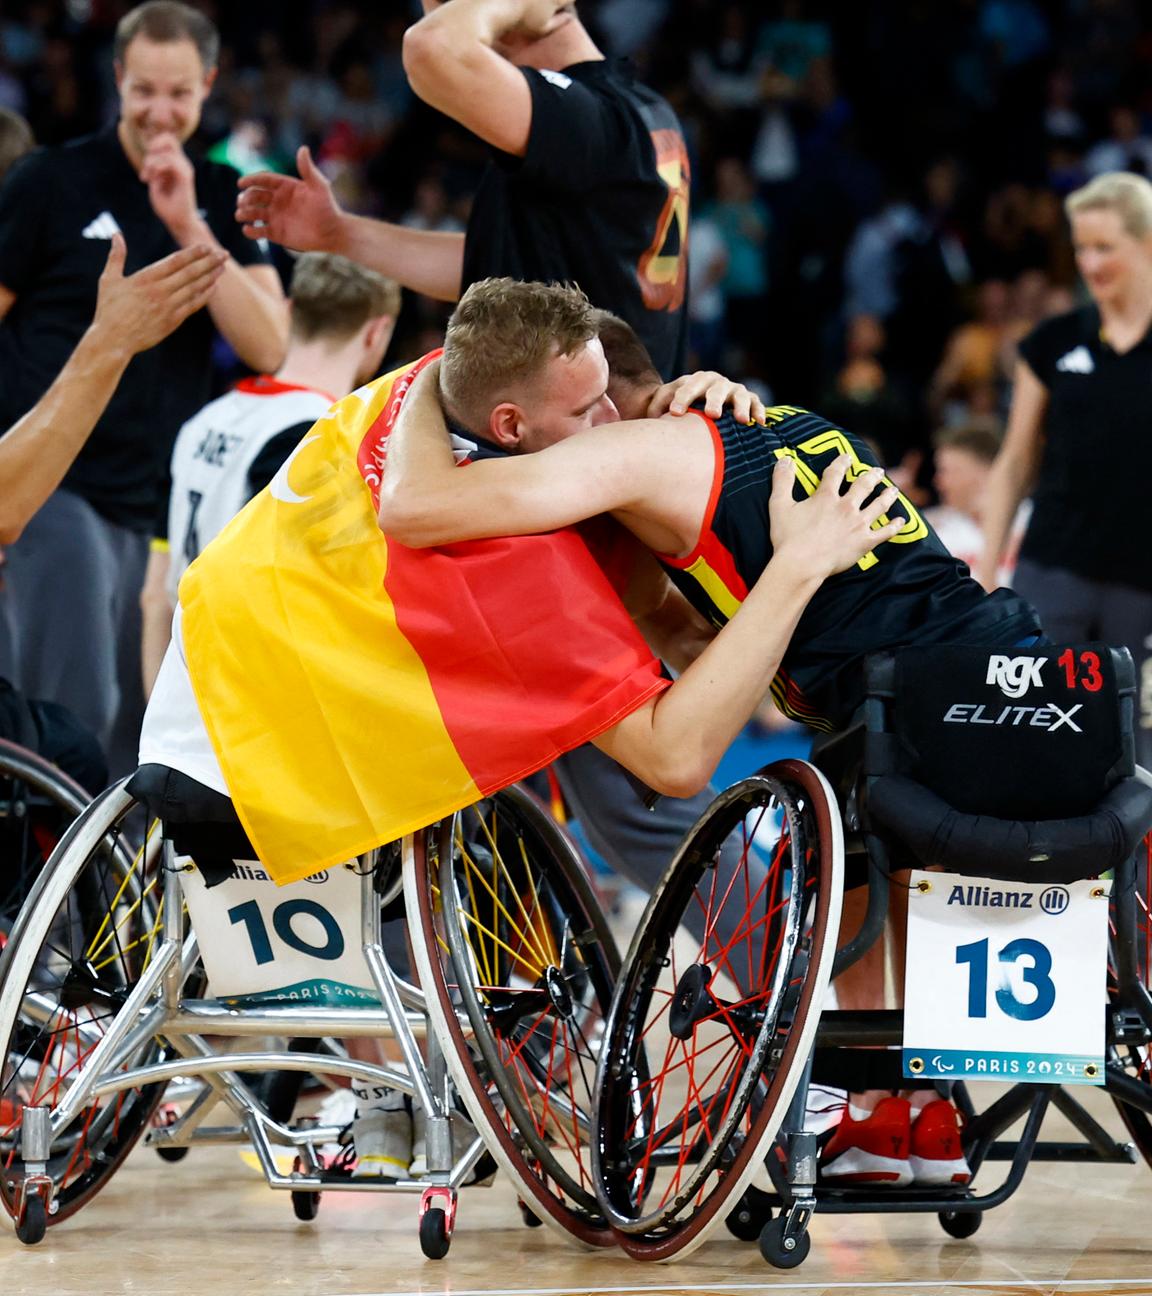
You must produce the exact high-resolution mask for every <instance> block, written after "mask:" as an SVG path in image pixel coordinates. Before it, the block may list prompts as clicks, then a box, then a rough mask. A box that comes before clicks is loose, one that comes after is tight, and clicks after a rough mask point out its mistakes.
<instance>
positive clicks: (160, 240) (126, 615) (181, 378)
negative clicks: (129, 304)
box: [0, 0, 288, 773]
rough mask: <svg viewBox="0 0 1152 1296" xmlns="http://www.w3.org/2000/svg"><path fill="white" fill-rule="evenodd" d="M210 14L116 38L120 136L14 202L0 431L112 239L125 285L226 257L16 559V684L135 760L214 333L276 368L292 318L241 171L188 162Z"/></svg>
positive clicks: (53, 357) (2, 243) (7, 197)
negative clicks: (159, 571)
mask: <svg viewBox="0 0 1152 1296" xmlns="http://www.w3.org/2000/svg"><path fill="white" fill-rule="evenodd" d="M218 44H219V42H218V38H217V35H216V31H215V29H214V28H213V27H212V24H211V23H210V22H208V20H207V19H205V18H204V17H203V15H201V14H199V13H198V12H197V11H196V10H194V9H191V8H190V7H188V6H186V5H183V4H176V3H170V2H169V0H154V2H153V3H148V4H144V5H141V6H139V7H138V8H136V9H133V10H131V11H130V12H129V13H128V14H127V15H126V16H125V18H124V19H123V20H122V21H121V23H120V25H119V27H118V28H117V34H116V47H115V48H116V82H117V87H118V89H119V92H120V117H119V120H118V122H117V123H116V125H115V127H114V128H112V129H110V130H108V131H106V132H103V133H101V134H99V135H95V136H92V137H90V138H87V139H82V140H77V141H75V142H74V143H72V144H69V145H66V146H64V147H63V148H58V149H48V150H45V151H43V152H41V153H37V154H33V155H32V156H30V157H28V158H26V159H24V160H23V161H22V162H21V163H20V164H18V166H17V167H16V168H14V169H13V171H12V172H11V174H10V175H9V177H8V179H7V180H6V182H5V185H4V188H3V190H2V191H0V318H2V319H3V324H2V325H0V429H3V428H6V427H9V426H11V425H12V424H14V423H15V422H16V421H17V420H18V419H19V418H20V417H21V416H22V415H23V414H25V413H26V412H27V411H28V410H29V409H30V408H31V407H32V406H33V405H35V403H36V402H37V401H39V400H40V398H41V397H42V396H43V394H44V393H45V391H46V390H47V389H48V387H49V385H50V384H51V383H52V381H53V379H54V378H55V377H56V376H57V374H58V373H59V372H60V370H61V369H62V368H63V366H64V364H65V362H66V361H67V359H68V357H69V355H70V354H71V353H72V351H73V349H74V348H75V347H76V345H77V343H78V342H79V340H80V338H81V336H82V335H83V333H84V331H85V330H86V329H87V327H88V325H89V323H90V321H91V319H92V314H93V308H94V305H95V301H96V287H97V283H98V281H99V278H100V274H101V272H102V270H103V268H104V264H105V261H106V259H107V255H108V242H109V240H110V239H111V238H112V236H113V235H114V234H116V233H122V234H123V235H124V236H125V239H126V242H127V247H128V257H129V261H128V267H127V268H128V270H130V271H131V270H135V269H136V268H137V267H139V266H141V265H146V264H150V263H152V262H155V261H158V260H160V259H162V258H163V257H165V256H166V255H168V254H170V253H172V252H174V251H176V250H177V249H178V248H190V247H193V246H201V247H206V248H208V249H209V250H211V251H217V252H223V253H226V254H227V258H226V260H225V262H224V268H223V272H222V274H221V275H220V277H219V281H218V282H217V283H216V284H215V285H214V287H213V289H212V292H211V295H210V297H209V300H208V304H207V310H200V311H198V312H197V313H196V314H194V315H193V316H192V317H191V318H189V319H188V320H187V321H185V322H184V323H183V324H182V325H181V326H180V327H179V328H178V329H177V330H176V331H175V332H174V333H173V334H172V336H171V337H169V338H168V339H167V340H166V341H164V342H163V343H161V344H160V345H159V346H156V347H153V348H152V349H151V350H148V351H146V352H145V353H143V354H142V355H139V356H137V357H136V359H134V360H133V361H132V363H131V365H130V366H129V368H128V370H127V372H126V374H125V376H124V379H123V381H122V382H120V384H119V385H118V387H117V388H116V390H115V393H114V395H113V396H112V398H111V401H110V402H109V404H108V408H107V410H106V412H105V413H104V415H103V417H102V418H101V419H100V421H99V422H98V424H97V426H96V428H95V430H94V432H93V433H92V436H91V438H90V439H89V440H88V441H87V443H86V444H85V445H84V447H83V449H82V450H81V451H80V454H79V456H78V457H77V459H76V461H75V463H74V464H73V465H72V467H71V468H70V469H69V471H68V474H67V476H66V477H65V479H64V481H63V483H62V485H61V488H60V489H59V490H57V491H56V492H55V494H53V495H52V496H51V497H50V499H49V500H48V501H47V503H46V504H45V505H44V506H43V508H41V509H40V511H39V512H38V513H37V514H36V516H35V517H34V518H33V519H32V521H31V522H30V523H29V525H28V527H27V528H26V530H25V533H24V535H23V537H22V538H21V540H20V541H19V543H17V544H16V545H14V546H13V547H12V549H11V550H10V551H9V552H8V569H7V570H8V576H7V584H8V590H7V594H6V599H7V601H8V609H7V610H8V615H9V620H10V622H11V625H12V629H13V632H14V643H13V656H14V661H12V662H11V663H0V669H3V668H4V667H7V668H8V670H7V673H9V674H11V676H12V678H13V680H14V682H15V683H16V684H17V685H18V686H19V687H21V688H23V689H24V690H25V691H26V692H28V693H30V694H33V695H35V696H38V697H42V698H47V699H51V700H52V701H55V702H60V703H64V704H65V705H67V706H68V707H69V708H70V709H72V710H73V711H74V712H75V713H76V714H77V715H78V716H79V717H80V718H81V719H82V720H83V721H84V723H85V724H86V725H87V727H88V728H89V729H90V730H92V732H94V733H95V734H97V735H98V737H99V738H100V740H101V742H102V743H104V745H105V746H106V747H109V748H111V758H112V761H111V763H112V770H113V773H122V772H124V770H125V769H126V768H129V767H130V766H131V764H132V762H133V760H134V755H135V747H136V738H137V735H138V733H139V722H140V716H141V713H142V707H143V696H142V689H141V684H140V666H139V642H140V631H139V611H138V597H139V592H140V587H141V584H142V582H143V575H144V568H145V563H146V561H147V556H148V540H149V536H150V534H151V530H152V526H153V522H154V519H155V516H156V513H157V508H158V504H159V493H160V488H161V482H162V480H163V475H164V471H165V467H166V464H167V461H168V455H169V452H170V450H171V446H172V440H173V438H174V437H175V435H176V432H177V430H178V429H179V427H180V425H181V423H182V422H183V421H184V420H185V419H186V418H187V417H188V416H189V415H191V414H192V413H193V412H194V411H195V410H197V409H198V408H199V407H200V406H201V405H203V404H204V403H205V401H206V400H207V398H208V395H209V384H210V376H211V370H210V348H211V345H212V338H213V333H214V330H213V325H215V326H216V327H217V328H219V329H220V331H221V332H222V333H223V334H224V336H225V337H226V338H227V339H228V341H229V342H230V343H231V344H232V346H233V347H234V348H235V350H236V351H237V353H238V354H239V355H240V357H241V359H242V360H244V361H245V362H246V363H248V364H250V365H252V366H253V367H254V368H257V369H269V368H275V366H276V365H277V364H278V363H279V361H280V358H281V355H282V353H283V348H284V342H285V339H286V337H287V326H288V321H287V311H286V308H285V305H284V300H283V293H282V291H281V289H280V284H279V279H278V277H277V275H276V272H275V270H274V269H273V268H272V267H271V266H270V265H268V264H266V261H267V258H266V256H265V254H264V253H263V252H262V251H261V250H259V248H258V246H257V245H256V244H253V243H251V242H248V241H247V240H245V239H243V238H241V237H238V236H237V231H236V228H235V225H234V223H233V221H232V219H231V214H232V201H233V192H234V184H235V173H234V172H232V171H231V170H230V169H228V168H227V167H222V166H218V165H216V164H214V163H206V162H199V161H196V162H194V161H192V160H191V159H190V158H189V157H188V155H187V154H186V153H185V152H184V147H183V146H184V144H185V142H186V141H187V140H188V139H189V138H190V137H191V136H192V134H193V133H194V131H195V130H196V127H197V125H198V124H199V120H200V110H201V108H202V106H203V103H204V100H205V99H206V98H207V95H208V93H209V90H210V89H211V86H212V82H213V79H214V77H215V64H216V56H217V51H218Z"/></svg>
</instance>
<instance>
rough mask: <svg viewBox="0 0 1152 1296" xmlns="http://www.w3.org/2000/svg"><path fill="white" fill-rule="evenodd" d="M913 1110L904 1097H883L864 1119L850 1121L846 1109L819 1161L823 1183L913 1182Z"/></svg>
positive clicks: (895, 1185) (895, 1184)
mask: <svg viewBox="0 0 1152 1296" xmlns="http://www.w3.org/2000/svg"><path fill="white" fill-rule="evenodd" d="M911 1136H912V1107H911V1104H910V1103H909V1102H908V1100H907V1098H882V1099H881V1100H880V1102H878V1103H877V1104H876V1110H875V1111H874V1112H873V1113H872V1115H871V1116H867V1117H865V1119H864V1120H853V1119H852V1117H851V1115H849V1113H848V1110H847V1108H845V1110H844V1116H843V1119H842V1120H841V1121H840V1124H839V1125H838V1126H837V1128H836V1132H835V1133H834V1134H833V1135H832V1137H831V1139H829V1141H828V1143H827V1144H826V1145H825V1147H824V1152H823V1155H822V1156H821V1158H820V1177H821V1178H822V1179H823V1180H824V1182H825V1183H840V1184H889V1185H891V1186H892V1187H893V1188H905V1187H907V1186H908V1184H910V1183H911V1182H912V1166H911V1163H910V1161H909V1159H908V1151H909V1147H910V1144H911Z"/></svg>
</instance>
